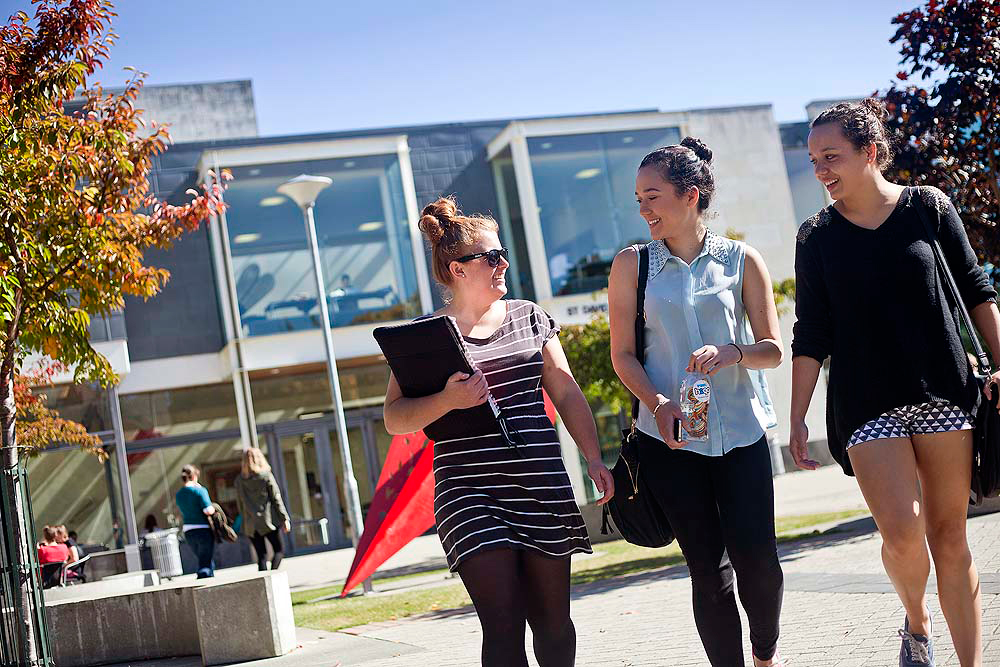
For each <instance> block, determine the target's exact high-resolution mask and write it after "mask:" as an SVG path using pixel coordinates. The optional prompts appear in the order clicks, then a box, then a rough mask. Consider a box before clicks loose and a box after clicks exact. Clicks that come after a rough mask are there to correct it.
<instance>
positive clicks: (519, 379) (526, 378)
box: [490, 375, 541, 391]
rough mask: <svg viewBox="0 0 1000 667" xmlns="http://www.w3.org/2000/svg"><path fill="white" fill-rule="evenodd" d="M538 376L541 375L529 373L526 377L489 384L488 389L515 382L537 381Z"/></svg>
mask: <svg viewBox="0 0 1000 667" xmlns="http://www.w3.org/2000/svg"><path fill="white" fill-rule="evenodd" d="M540 377H541V375H531V376H528V377H523V378H517V379H516V380H511V381H510V382H501V383H500V384H491V385H490V389H491V390H492V389H498V388H500V387H506V386H507V385H509V384H517V383H518V382H538V378H540ZM532 391H534V390H532Z"/></svg>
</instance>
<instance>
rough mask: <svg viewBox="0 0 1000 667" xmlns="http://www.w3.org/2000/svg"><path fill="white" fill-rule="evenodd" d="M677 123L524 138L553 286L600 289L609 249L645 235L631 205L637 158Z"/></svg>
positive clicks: (665, 139)
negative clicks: (626, 129) (529, 158)
mask: <svg viewBox="0 0 1000 667" xmlns="http://www.w3.org/2000/svg"><path fill="white" fill-rule="evenodd" d="M679 140H680V133H679V131H678V130H677V128H662V129H653V130H636V131H629V132H609V133H600V134H576V135H568V136H557V137H534V138H531V139H528V152H529V154H530V156H531V171H532V176H533V178H534V184H535V193H536V196H537V200H538V208H539V216H540V218H541V225H542V235H543V238H544V239H545V252H546V255H547V257H548V260H549V276H550V278H551V281H552V293H553V294H554V295H561V294H578V293H581V292H591V291H595V290H599V289H604V288H605V287H607V285H608V274H609V273H610V271H611V261H612V260H613V259H614V257H615V254H616V253H617V252H618V251H619V250H621V249H622V248H623V247H625V246H627V245H629V244H630V243H637V242H645V241H646V240H648V238H649V230H648V227H647V226H646V223H645V222H644V221H643V220H642V218H641V217H640V216H639V214H638V211H637V209H636V204H635V194H634V193H635V172H636V169H637V168H638V166H639V162H640V161H641V160H642V158H643V157H644V156H645V155H646V154H647V153H649V152H650V151H651V150H653V149H655V148H658V147H660V146H666V145H669V144H675V143H677V142H678V141H679Z"/></svg>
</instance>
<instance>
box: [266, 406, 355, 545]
mask: <svg viewBox="0 0 1000 667" xmlns="http://www.w3.org/2000/svg"><path fill="white" fill-rule="evenodd" d="M329 430H330V427H329V425H328V424H327V423H325V422H315V423H310V424H300V423H294V422H293V423H285V424H277V425H275V426H273V427H270V428H269V429H268V430H267V431H268V432H267V438H268V440H269V441H271V442H273V443H274V449H273V451H274V452H275V454H274V455H272V456H271V457H270V460H271V466H272V467H273V468H275V476H276V477H277V478H278V481H279V484H280V485H281V487H282V491H283V496H284V500H285V507H286V508H287V510H288V514H289V516H290V518H291V523H292V532H291V534H290V535H289V540H288V541H289V547H290V552H291V553H298V554H301V553H309V552H312V551H323V550H326V549H334V548H339V547H345V546H350V544H351V540H350V538H349V537H348V535H347V533H346V531H345V530H344V516H343V512H342V510H341V508H342V507H343V501H342V499H341V491H340V485H339V483H338V481H339V480H338V479H337V475H335V474H334V465H333V457H332V456H331V453H330V435H329Z"/></svg>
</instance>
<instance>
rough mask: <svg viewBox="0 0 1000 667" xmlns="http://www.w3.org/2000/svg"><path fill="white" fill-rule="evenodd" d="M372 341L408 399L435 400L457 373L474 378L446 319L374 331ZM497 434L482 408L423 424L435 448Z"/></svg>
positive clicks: (461, 342) (451, 323)
mask: <svg viewBox="0 0 1000 667" xmlns="http://www.w3.org/2000/svg"><path fill="white" fill-rule="evenodd" d="M373 335H374V336H375V341H376V342H377V343H378V345H379V347H380V348H382V354H383V355H385V359H386V361H387V362H388V363H389V368H391V369H392V374H393V375H394V376H395V378H396V382H398V383H399V388H400V390H401V391H402V392H403V396H405V397H407V398H420V397H422V396H429V395H431V394H436V393H437V392H439V391H441V390H442V389H444V386H445V384H446V383H447V382H448V378H449V377H451V376H452V374H454V373H457V372H459V371H461V372H464V373H469V374H472V373H474V372H475V362H473V361H472V357H471V356H470V355H469V351H468V348H466V346H465V340H464V339H463V338H462V335H461V334H460V333H459V331H458V325H457V324H456V323H455V320H454V318H452V317H449V316H447V315H438V316H436V317H428V318H424V319H420V320H416V321H414V322H408V323H407V324H398V325H395V326H388V327H378V328H377V329H375V331H374V332H373ZM499 428H500V426H499V422H498V420H497V417H496V415H495V414H494V411H493V408H492V407H491V405H490V402H486V403H484V404H482V405H478V406H476V407H474V408H467V409H464V410H452V411H451V412H449V413H448V414H446V415H444V416H443V417H441V418H440V419H438V420H436V421H434V422H431V423H430V424H428V425H427V426H426V427H425V428H424V433H425V434H426V435H427V437H428V438H430V439H431V440H434V441H435V442H439V441H442V440H451V439H453V438H468V437H474V436H477V435H486V434H489V433H497V432H498V431H499Z"/></svg>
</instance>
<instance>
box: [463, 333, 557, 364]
mask: <svg viewBox="0 0 1000 667" xmlns="http://www.w3.org/2000/svg"><path fill="white" fill-rule="evenodd" d="M520 331H524V329H521V330H520ZM497 340H499V338H498V339H497ZM521 344H524V349H526V350H538V349H541V348H539V347H537V346H536V345H535V339H534V338H521V339H519V340H515V341H513V342H511V343H504V344H503V345H489V346H487V347H477V348H473V349H472V350H470V351H471V352H472V355H473V357H474V356H475V355H476V353H477V352H478V353H482V354H493V353H494V352H496V351H497V350H499V349H502V348H505V347H510V346H511V345H521ZM514 354H517V352H508V353H507V354H505V355H503V356H504V357H509V356H511V355H514ZM496 358H497V359H502V358H503V357H496ZM476 361H486V360H485V359H477V360H476Z"/></svg>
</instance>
